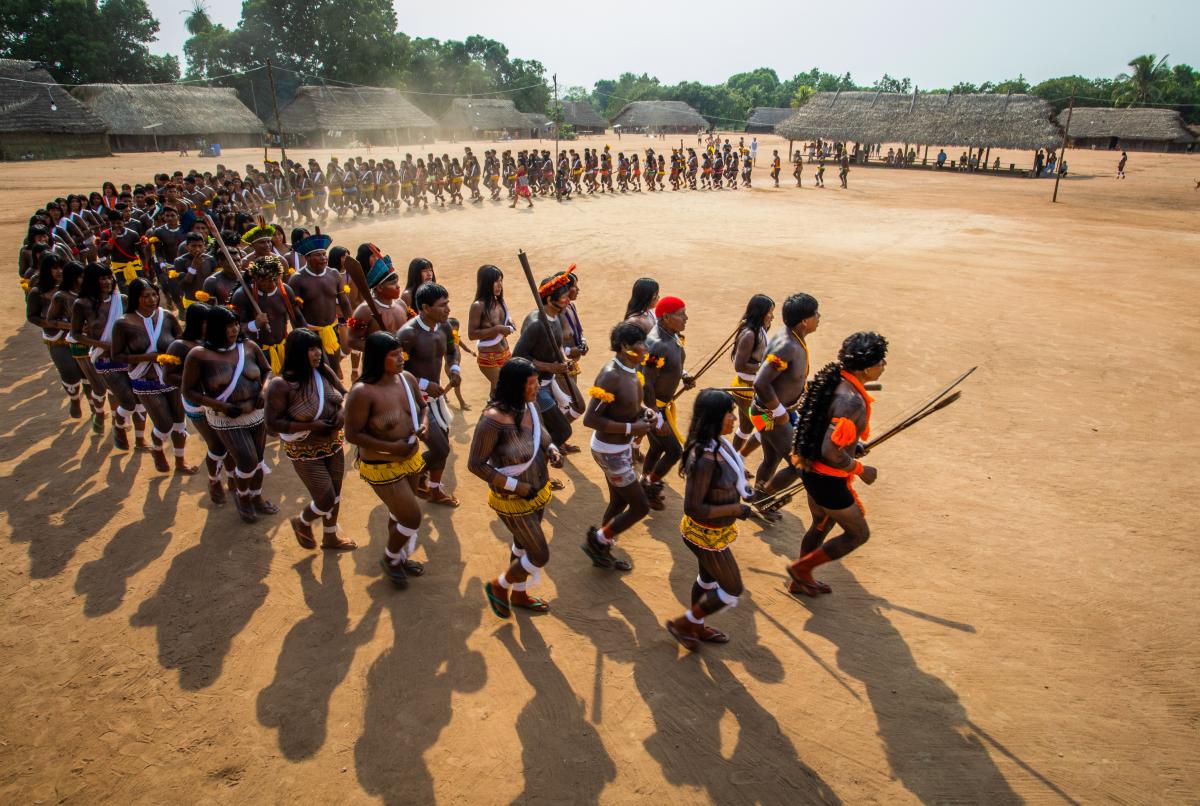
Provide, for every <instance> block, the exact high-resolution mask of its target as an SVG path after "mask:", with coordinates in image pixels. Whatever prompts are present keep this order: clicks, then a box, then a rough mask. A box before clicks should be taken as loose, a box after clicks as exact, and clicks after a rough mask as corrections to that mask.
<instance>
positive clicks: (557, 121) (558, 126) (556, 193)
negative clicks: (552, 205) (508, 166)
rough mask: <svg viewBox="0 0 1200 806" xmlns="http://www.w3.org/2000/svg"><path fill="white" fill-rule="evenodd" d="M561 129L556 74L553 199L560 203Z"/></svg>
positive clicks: (555, 76) (556, 75) (560, 110)
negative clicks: (559, 158) (559, 148)
mask: <svg viewBox="0 0 1200 806" xmlns="http://www.w3.org/2000/svg"><path fill="white" fill-rule="evenodd" d="M560 129H562V107H560V106H559V105H558V73H555V74H554V179H553V180H552V181H553V182H554V198H555V200H556V201H562V194H561V193H560V192H559V188H558V138H559V136H560V133H561V132H560Z"/></svg>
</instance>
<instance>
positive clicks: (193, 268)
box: [188, 266, 196, 274]
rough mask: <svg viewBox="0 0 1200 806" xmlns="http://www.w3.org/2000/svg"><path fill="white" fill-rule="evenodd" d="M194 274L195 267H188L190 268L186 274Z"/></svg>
mask: <svg viewBox="0 0 1200 806" xmlns="http://www.w3.org/2000/svg"><path fill="white" fill-rule="evenodd" d="M195 273H196V267H195V266H192V267H190V268H189V269H188V274H195Z"/></svg>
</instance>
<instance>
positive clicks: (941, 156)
mask: <svg viewBox="0 0 1200 806" xmlns="http://www.w3.org/2000/svg"><path fill="white" fill-rule="evenodd" d="M937 166H938V168H944V167H945V166H946V149H944V148H939V149H938V155H937Z"/></svg>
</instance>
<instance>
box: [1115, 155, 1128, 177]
mask: <svg viewBox="0 0 1200 806" xmlns="http://www.w3.org/2000/svg"><path fill="white" fill-rule="evenodd" d="M1127 162H1129V153H1128V152H1127V151H1122V152H1121V159H1120V161H1118V162H1117V179H1124V178H1125V163H1127Z"/></svg>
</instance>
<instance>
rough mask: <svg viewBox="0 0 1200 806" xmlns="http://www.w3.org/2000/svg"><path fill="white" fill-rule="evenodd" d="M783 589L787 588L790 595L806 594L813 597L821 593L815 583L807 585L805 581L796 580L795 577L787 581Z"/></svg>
mask: <svg viewBox="0 0 1200 806" xmlns="http://www.w3.org/2000/svg"><path fill="white" fill-rule="evenodd" d="M785 590H787V592H788V593H790V594H791V595H792V596H800V595H801V594H803V595H804V596H808V597H810V598H813V599H815V598H817V597H818V596H820V595H821V591H820V589H818V588H817V587H816V586H815V585H809V584H807V583H805V582H798V581H796V580H795V579H792V580H791V581H790V582H788V584H787V585H786V587H785Z"/></svg>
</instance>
